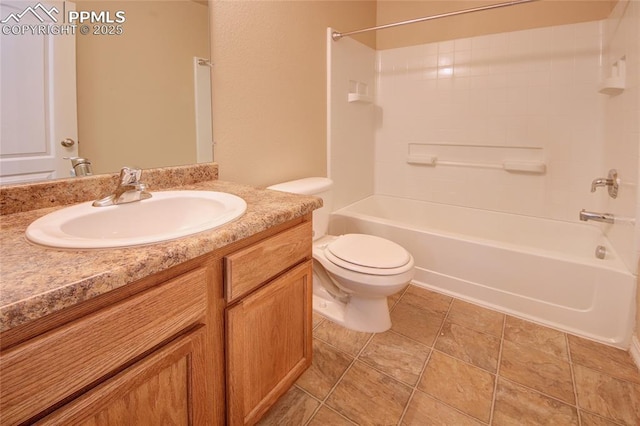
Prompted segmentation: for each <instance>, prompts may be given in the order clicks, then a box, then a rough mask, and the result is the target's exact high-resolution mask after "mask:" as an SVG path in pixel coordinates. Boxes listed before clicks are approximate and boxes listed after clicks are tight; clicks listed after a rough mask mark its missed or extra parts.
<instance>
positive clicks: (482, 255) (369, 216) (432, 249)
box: [330, 195, 636, 349]
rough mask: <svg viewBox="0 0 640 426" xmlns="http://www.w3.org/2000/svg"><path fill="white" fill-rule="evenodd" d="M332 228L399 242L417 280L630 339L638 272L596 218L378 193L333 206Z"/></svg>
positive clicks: (602, 338)
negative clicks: (600, 254)
mask: <svg viewBox="0 0 640 426" xmlns="http://www.w3.org/2000/svg"><path fill="white" fill-rule="evenodd" d="M576 215H577V212H576ZM330 231H331V233H332V234H334V235H339V234H344V233H366V234H372V235H378V236H381V237H385V238H388V239H390V240H392V241H395V242H397V243H399V244H401V245H402V246H404V247H405V248H406V249H407V250H409V251H410V252H411V253H412V254H413V256H414V258H415V262H416V277H415V279H414V283H415V284H417V285H420V286H423V287H426V288H430V289H433V290H435V291H438V292H441V293H445V294H449V295H451V296H455V297H458V298H460V299H464V300H468V301H470V302H473V303H477V304H480V305H484V306H487V307H490V308H493V309H496V310H499V311H502V312H505V313H508V314H511V315H514V316H518V317H521V318H525V319H529V320H531V321H535V322H538V323H542V324H545V325H548V326H550V327H553V328H556V329H560V330H562V331H566V332H568V333H572V334H576V335H580V336H583V337H586V338H589V339H593V340H597V341H599V342H602V343H606V344H609V345H613V346H617V347H620V348H625V349H626V348H628V346H629V343H630V341H631V334H632V331H633V324H634V314H635V311H634V309H635V292H636V288H635V287H636V286H635V277H634V276H633V275H632V274H631V273H630V272H629V271H628V270H627V269H626V267H625V265H624V264H623V263H622V261H621V260H620V259H619V258H618V256H617V255H616V253H615V251H614V250H613V248H612V247H611V244H610V243H609V241H608V240H607V239H606V237H605V236H604V235H603V234H602V232H601V231H600V228H598V227H597V226H594V225H592V224H581V223H571V222H563V221H556V220H549V219H540V218H534V217H529V216H521V215H514V214H507V213H499V212H493V211H487V210H479V209H472V208H465V207H457V206H450V205H446V204H437V203H429V202H423V201H415V200H409V199H404V198H395V197H387V196H380V195H376V196H372V197H368V198H366V199H364V200H361V201H358V202H357V203H354V204H352V205H350V206H348V207H345V208H343V209H340V210H338V211H336V212H334V213H332V215H331V225H330ZM598 245H602V246H604V247H605V248H606V250H607V254H606V257H605V258H604V259H602V260H601V259H598V258H596V257H595V249H596V246H598Z"/></svg>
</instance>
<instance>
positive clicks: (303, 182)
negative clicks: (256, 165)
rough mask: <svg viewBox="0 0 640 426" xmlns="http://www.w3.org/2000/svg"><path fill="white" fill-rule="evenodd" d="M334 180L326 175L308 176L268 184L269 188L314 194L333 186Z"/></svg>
mask: <svg viewBox="0 0 640 426" xmlns="http://www.w3.org/2000/svg"><path fill="white" fill-rule="evenodd" d="M332 185H333V181H332V180H331V179H329V178H326V177H308V178H303V179H298V180H290V181H289V182H283V183H278V184H276V185H271V186H268V187H267V189H273V190H275V191H283V192H291V193H293V194H302V195H313V194H319V193H320V192H323V191H326V190H328V189H330V188H331V186H332Z"/></svg>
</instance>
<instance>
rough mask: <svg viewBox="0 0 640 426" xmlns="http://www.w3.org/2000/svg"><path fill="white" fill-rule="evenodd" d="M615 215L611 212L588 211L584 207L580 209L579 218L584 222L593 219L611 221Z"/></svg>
mask: <svg viewBox="0 0 640 426" xmlns="http://www.w3.org/2000/svg"><path fill="white" fill-rule="evenodd" d="M614 219H615V217H614V216H613V215H612V214H611V213H596V212H588V211H586V210H585V209H582V210H580V220H582V221H584V222H586V221H588V220H594V221H596V222H604V223H613V221H614Z"/></svg>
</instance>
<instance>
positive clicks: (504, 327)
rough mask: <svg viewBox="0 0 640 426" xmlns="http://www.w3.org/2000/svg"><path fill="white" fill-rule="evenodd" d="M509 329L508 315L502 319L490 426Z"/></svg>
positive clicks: (490, 419) (491, 419)
mask: <svg viewBox="0 0 640 426" xmlns="http://www.w3.org/2000/svg"><path fill="white" fill-rule="evenodd" d="M506 328H507V315H505V316H504V318H502V333H501V335H500V349H499V350H498V364H497V365H496V374H495V383H494V384H493V396H492V397H491V411H490V412H489V424H490V425H491V424H493V412H494V410H495V408H496V395H497V394H498V382H499V380H500V365H501V364H502V347H503V345H504V333H505V330H506Z"/></svg>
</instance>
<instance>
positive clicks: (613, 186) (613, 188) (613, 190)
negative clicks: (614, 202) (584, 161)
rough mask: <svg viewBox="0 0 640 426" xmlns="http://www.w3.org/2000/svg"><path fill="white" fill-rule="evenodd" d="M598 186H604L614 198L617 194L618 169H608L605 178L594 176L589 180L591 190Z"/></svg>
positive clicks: (593, 190) (594, 190)
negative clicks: (594, 177)
mask: <svg viewBox="0 0 640 426" xmlns="http://www.w3.org/2000/svg"><path fill="white" fill-rule="evenodd" d="M599 186H606V187H607V189H608V190H609V196H610V197H611V198H616V197H617V196H618V171H617V170H616V169H611V170H609V175H608V176H607V177H606V178H596V179H594V180H593V182H591V192H596V188H598V187H599Z"/></svg>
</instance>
